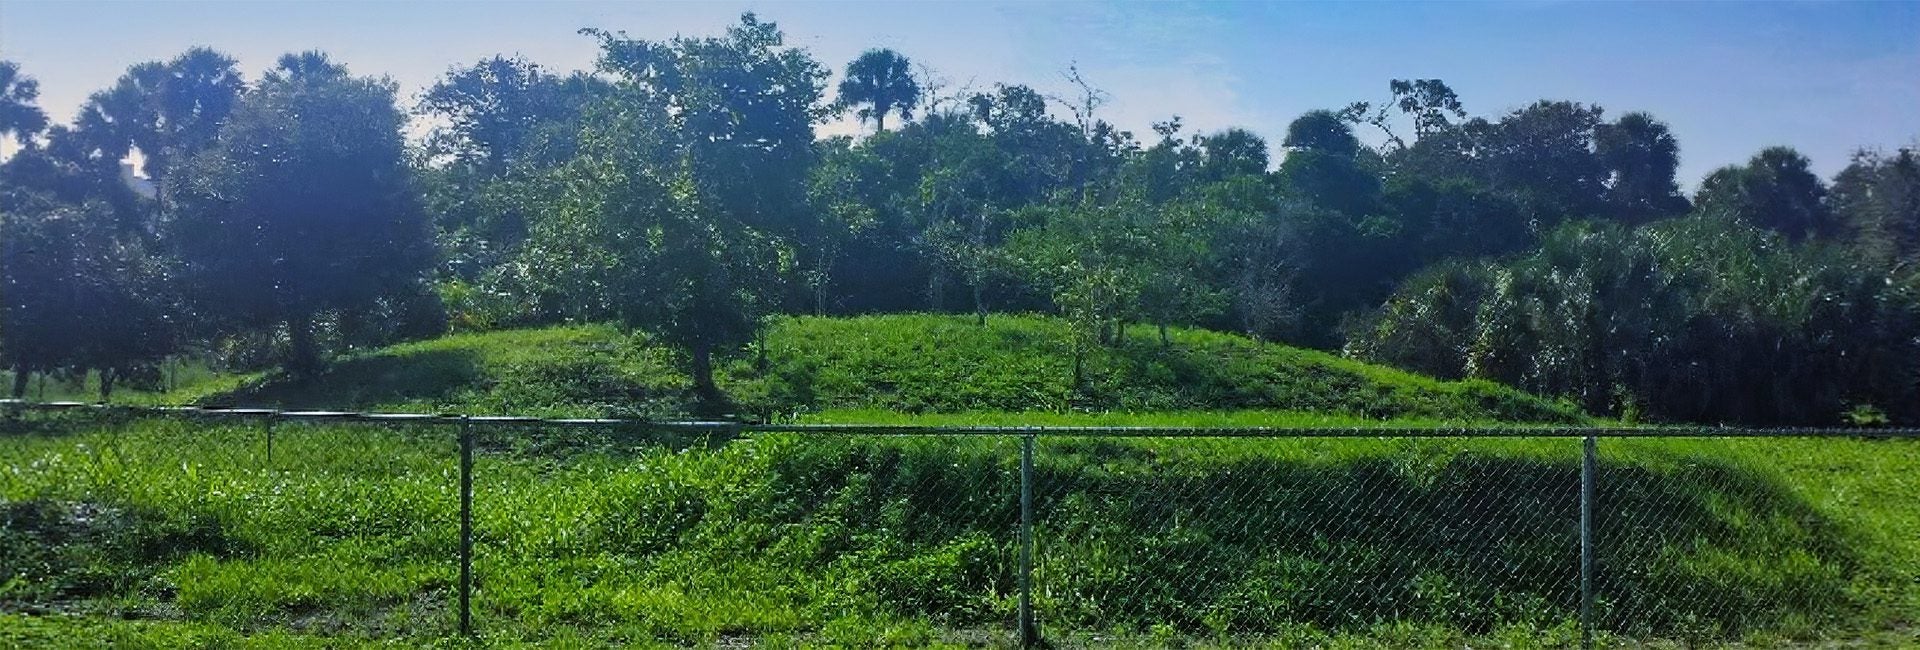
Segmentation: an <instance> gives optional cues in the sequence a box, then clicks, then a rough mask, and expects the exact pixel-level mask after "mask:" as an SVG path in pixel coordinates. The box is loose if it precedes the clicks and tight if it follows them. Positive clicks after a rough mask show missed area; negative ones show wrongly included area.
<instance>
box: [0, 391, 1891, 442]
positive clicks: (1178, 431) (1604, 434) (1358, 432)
mask: <svg viewBox="0 0 1920 650" xmlns="http://www.w3.org/2000/svg"><path fill="white" fill-rule="evenodd" d="M0 409H6V410H8V411H10V412H18V411H86V412H98V413H116V414H126V415H138V416H166V417H195V418H234V419H259V420H288V421H314V422H367V423H424V424H471V425H480V426H488V427H526V428H562V429H566V428H574V429H645V430H652V431H668V432H685V433H724V434H743V433H799V434H821V435H857V436H1059V437H1099V438H1115V437H1118V438H1126V437H1132V438H1166V437H1193V438H1586V437H1597V438H1791V437H1800V438H1908V439H1913V438H1920V428H1916V427H1743V426H1705V425H1659V426H1559V425H1539V426H1532V425H1504V426H1433V427H1418V426H1404V425H1402V426H1378V427H1373V426H1343V427H1314V426H1296V427H1155V426H983V425H945V426H941V425H935V426H924V425H908V424H777V423H755V422H741V421H726V420H648V419H640V418H542V417H531V416H515V415H504V416H503V415H463V414H458V413H365V412H358V411H320V410H280V409H270V408H218V407H204V406H135V405H123V404H108V403H95V402H34V401H28V400H14V399H0Z"/></svg>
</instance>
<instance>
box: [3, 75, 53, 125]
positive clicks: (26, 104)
mask: <svg viewBox="0 0 1920 650" xmlns="http://www.w3.org/2000/svg"><path fill="white" fill-rule="evenodd" d="M39 98H40V82H38V81H35V80H34V78H33V77H29V76H26V75H23V74H20V64H18V63H14V62H12V61H0V136H9V135H10V136H13V138H14V139H15V140H18V141H19V142H20V144H22V145H31V144H32V143H33V138H34V136H36V135H39V134H40V132H41V131H44V130H46V128H47V114H46V112H45V111H42V110H40V107H39V106H36V105H34V102H35V101H37V100H38V99H39Z"/></svg>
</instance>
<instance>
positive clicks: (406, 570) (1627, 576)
mask: <svg viewBox="0 0 1920 650" xmlns="http://www.w3.org/2000/svg"><path fill="white" fill-rule="evenodd" d="M6 408H8V409H9V410H10V411H11V412H12V416H11V417H10V418H9V419H8V421H7V431H8V434H7V435H5V436H3V437H0V465H4V468H5V473H4V475H0V478H4V482H3V483H0V510H4V511H5V520H4V523H5V526H4V528H0V549H3V550H5V551H7V555H6V556H5V562H0V613H4V612H8V611H12V612H23V613H27V614H45V613H51V612H65V613H82V614H94V615H113V616H120V617H136V618H152V619H157V620H187V621H198V622H208V623H216V624H220V625H224V626H229V627H232V628H234V629H239V630H243V631H260V630H293V631H295V632H300V633H313V634H321V635H325V634H336V633H345V634H355V635H361V636H370V637H393V636H399V637H409V638H412V637H421V636H439V635H448V634H455V633H478V634H482V635H487V636H488V637H489V638H494V637H497V638H503V639H508V640H516V639H517V640H535V641H539V640H556V639H566V638H573V637H575V636H577V637H579V638H581V639H585V640H588V641H591V642H602V643H631V642H640V641H665V642H669V643H685V644H715V643H719V644H733V643H736V642H738V643H754V642H767V643H781V642H792V643H800V644H808V643H823V644H841V645H875V644H880V645H926V644H931V643H957V644H961V645H989V646H992V645H1023V644H1024V645H1040V644H1046V645H1052V646H1056V647H1080V646H1134V647H1158V646H1165V645H1172V644H1185V645H1203V646H1204V645H1220V646H1244V645H1255V644H1274V645H1279V646H1300V645H1339V644H1342V643H1352V644H1358V645H1368V644H1373V645H1386V646H1396V647H1398V646H1450V647H1458V646H1461V645H1468V644H1475V643H1477V642H1480V641H1483V640H1484V641H1489V642H1493V643H1499V642H1503V641H1513V640H1522V639H1523V640H1525V641H1526V642H1527V643H1530V644H1534V645H1546V646H1554V645H1560V646H1568V647H1572V646H1578V645H1581V644H1582V643H1583V642H1585V643H1589V644H1595V643H1597V644H1598V645H1617V644H1645V643H1660V642H1671V643H1675V644H1689V645H1694V644H1709V645H1710V644H1717V643H1742V644H1757V645H1766V644H1767V643H1768V642H1770V641H1779V642H1782V643H1795V642H1802V641H1810V640H1832V641H1861V642H1866V643H1893V644H1896V645H1897V644H1899V643H1902V642H1909V641H1913V640H1920V636H1916V635H1915V633H1913V632H1912V630H1913V629H1914V624H1915V622H1916V621H1920V501H1916V500H1915V495H1916V494H1920V484H1916V481H1920V471H1917V470H1920V448H1916V447H1915V442H1914V439H1915V438H1916V437H1920V431H1915V430H1906V429H1872V430H1810V429H1800V430H1751V429H1646V428H1636V429H1485V428H1483V429H1461V430H1438V429H1343V430H1333V429H1194V430H1181V429H1130V428H1033V429H1017V428H1016V429H1009V428H975V427H895V426H886V427H870V426H867V427H863V426H833V425H753V424H740V423H725V422H708V423H702V422H680V423H660V422H633V421H614V420H537V419H530V418H478V417H475V418H466V417H460V416H442V415H363V414H346V413H315V412H278V411H244V410H205V409H132V408H124V407H115V408H106V407H93V406H87V405H78V404H23V403H13V404H8V405H6Z"/></svg>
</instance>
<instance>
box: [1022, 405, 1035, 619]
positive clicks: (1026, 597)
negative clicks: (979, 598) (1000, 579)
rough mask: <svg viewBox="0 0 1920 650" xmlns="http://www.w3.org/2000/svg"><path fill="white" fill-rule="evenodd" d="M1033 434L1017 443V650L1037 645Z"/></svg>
mask: <svg viewBox="0 0 1920 650" xmlns="http://www.w3.org/2000/svg"><path fill="white" fill-rule="evenodd" d="M1033 438H1034V436H1033V434H1031V433H1029V434H1027V435H1026V436H1024V437H1022V438H1021V439H1020V647H1022V648H1032V647H1034V646H1037V645H1039V643H1040V629H1039V627H1038V626H1036V625H1034V621H1033Z"/></svg>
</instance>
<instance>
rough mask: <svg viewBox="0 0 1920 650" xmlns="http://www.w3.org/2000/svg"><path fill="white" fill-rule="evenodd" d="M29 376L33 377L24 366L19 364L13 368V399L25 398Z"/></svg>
mask: <svg viewBox="0 0 1920 650" xmlns="http://www.w3.org/2000/svg"><path fill="white" fill-rule="evenodd" d="M31 376H33V373H32V372H30V371H28V370H27V366H26V364H21V365H17V366H14V367H13V398H14V399H26V398H27V379H28V378H29V377H31Z"/></svg>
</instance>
